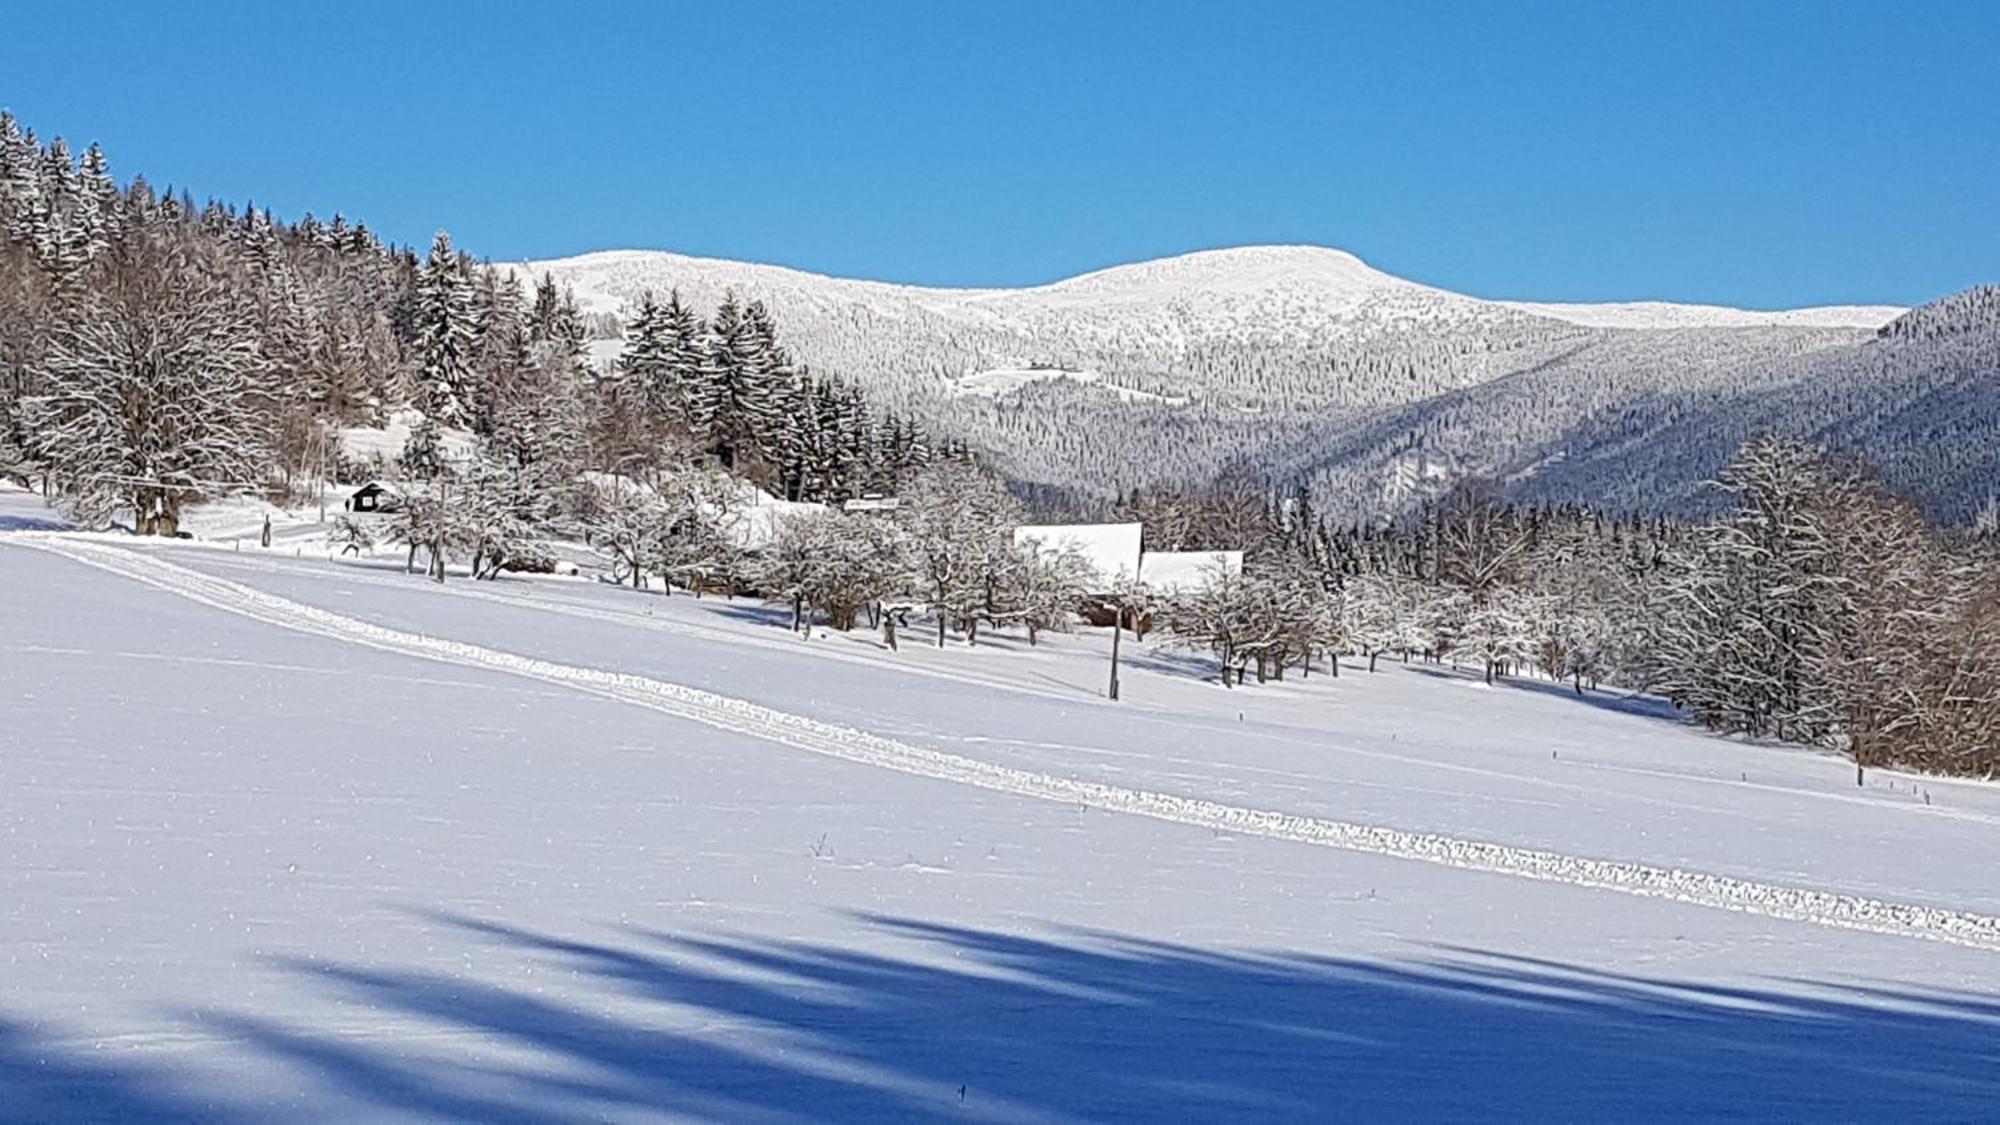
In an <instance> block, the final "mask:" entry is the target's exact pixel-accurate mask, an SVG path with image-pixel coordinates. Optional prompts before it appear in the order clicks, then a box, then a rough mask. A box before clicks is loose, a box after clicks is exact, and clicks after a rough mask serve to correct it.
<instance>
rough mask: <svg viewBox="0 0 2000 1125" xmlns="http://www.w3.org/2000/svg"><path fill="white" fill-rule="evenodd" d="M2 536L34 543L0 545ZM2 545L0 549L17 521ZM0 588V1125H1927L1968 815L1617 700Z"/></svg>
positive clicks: (30, 563)
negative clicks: (1612, 1123)
mask: <svg viewBox="0 0 2000 1125" xmlns="http://www.w3.org/2000/svg"><path fill="white" fill-rule="evenodd" d="M16 507H20V508H22V509H23V511H25V505H13V504H10V505H8V506H7V507H6V510H7V511H8V512H9V513H12V512H13V511H14V509H15V508H16ZM21 526H27V525H21ZM783 619H784V615H783V614H781V613H777V612H775V611H769V610H767V609H765V608H764V607H762V606H759V605H756V604H753V603H746V602H730V601H726V600H717V599H702V600H696V599H693V598H688V597H681V596H675V597H671V598H667V597H660V596H658V595H657V594H647V593H642V592H635V591H630V590H619V589H614V588H611V587H607V586H602V585H598V584H592V583H584V582H565V581H562V580H556V579H532V580H530V579H512V580H504V581H500V582H495V583H479V584H473V583H468V582H453V583H450V584H447V585H445V586H443V587H438V586H435V585H432V584H428V583H425V582H423V581H421V580H419V579H416V578H412V577H407V576H405V575H403V574H402V573H401V572H400V571H399V570H397V569H394V568H389V567H382V566H376V565H373V564H368V563H349V564H340V563H330V562H327V561H325V560H323V559H319V560H315V559H310V558H293V557H289V556H288V555H286V554H285V553H283V552H269V553H262V552H258V553H253V552H249V551H245V552H243V553H241V554H238V553H235V552H232V551H228V550H218V549H215V548H213V547H204V546H201V545H190V544H149V545H141V544H138V543H136V542H133V541H130V540H126V541H118V540H114V539H112V538H110V537H103V536H73V535H58V534H48V533H43V532H37V531H33V530H29V531H26V532H21V533H15V534H10V535H7V536H0V622H4V623H5V625H4V628H0V698H4V699H6V700H7V701H8V703H9V707H8V714H7V719H6V722H5V724H4V725H0V964H4V973H0V1120H8V1121H12V1120H23V1121H41V1120H92V1119H97V1120H119V1121H134V1120H138V1121H144V1120H179V1119H188V1118H201V1119H211V1120H256V1119H262V1120H268V1119H274V1118H283V1119H296V1118H300V1117H305V1118H315V1119H326V1118H334V1119H367V1120H395V1119H424V1120H440V1119H443V1120H482V1121H544V1120H634V1119H658V1118H704V1119H725V1120H794V1119H796V1120H805V1119H813V1120H824V1119H859V1120H880V1119H885V1118H889V1119H911V1118H915V1119H929V1118H952V1119H959V1118H966V1119H973V1120H1002V1121H1017V1120H1075V1119H1096V1118H1107V1117H1125V1118H1151V1119H1175V1120H1188V1119H1195V1120H1216V1119H1231V1120H1235V1119H1247V1120H1286V1121H1296V1120H1301V1119H1307V1120H1323V1119H1348V1118H1356V1119H1367V1120H1374V1119H1420V1120H1434V1119H1438V1118H1467V1117H1501V1118H1511V1119H1548V1118H1555V1119H1565V1120H1577V1119H1585V1120H1589V1119H1618V1120H1628V1119H1641V1118H1680V1117H1684V1116H1687V1115H1692V1114H1702V1115H1712V1116H1721V1115H1728V1116H1732V1117H1767V1118H1779V1119H1787V1120H1800V1119H1811V1118H1816V1117H1830V1118H1835V1119H1854V1118H1884V1119H1886V1118H1913V1117H1917V1116H1919V1115H1924V1116H1926V1117H1932V1118H1937V1119H1968V1118H1976V1117H1980V1116H1983V1115H1986V1114H1988V1113H1990V1112H1991V1107H1992V1106H1993V1105H1994V1104H1995V1102H1994V1099H1995V1097H1996V1095H2000V1075H1996V1074H1995V1072H1994V1071H1993V1068H1992V1065H1991V1059H1992V1054H1993V1046H1994V1044H1995V1043H1996V1042H2000V990H1996V985H1995V983H1994V982H1995V981H1996V980H2000V975H1996V968H2000V884H1996V883H1995V882H1994V880H1993V879H1992V878H1991V869H1992V855H1993V846H1992V841H1993V839H1994V836H1995V831H1996V828H2000V790H1996V789H1995V787H1993V786H1989V785H1982V784H1976V783H1968V782H1946V781H1935V780H1929V779H1920V778H1911V777H1906V776H1899V775H1894V774H1886V773H1881V774H1877V773H1871V774H1870V775H1869V777H1868V778H1867V781H1866V784H1865V785H1861V786H1857V785H1856V784H1855V779H1854V773H1853V770H1852V767H1851V766H1850V765H1848V764H1846V763H1845V762H1843V761H1841V760H1838V759H1835V758H1832V757H1829V756H1823V755H1819V754H1813V753H1809V752H1802V751H1797V750H1790V749H1781V748H1773V747H1759V746H1747V745H1741V744H1737V743H1733V742H1728V741H1723V740H1717V739H1712V738H1708V737H1705V736H1703V735H1701V734H1699V733H1698V732H1695V731H1691V730H1689V729H1687V728H1686V727H1685V726H1683V725H1681V724H1680V723H1678V722H1677V721H1675V719H1674V718H1673V717H1672V716H1671V714H1670V713H1668V712H1667V711H1666V709H1665V708H1664V707H1663V706H1662V705H1660V704H1659V703H1657V701H1652V700H1648V699H1645V698H1643V697H1624V696H1618V695H1593V696H1590V697H1587V698H1584V699H1578V698H1576V697H1575V696H1573V695H1571V694H1569V693H1567V692H1566V691H1565V690H1562V689H1558V688H1554V687H1551V686H1549V685H1537V684H1532V683H1517V684H1513V685H1503V686H1501V687H1498V688H1494V689H1490V690H1489V689H1486V688H1484V687H1483V686H1482V685H1479V684H1477V683H1476V682H1474V679H1473V678H1472V677H1470V676H1464V675H1460V674H1458V673H1455V672H1453V671H1452V670H1451V669H1449V668H1419V667H1409V668H1405V667H1402V666H1394V667H1389V666H1387V665H1385V667H1384V671H1382V672H1381V673H1379V674H1377V675H1373V676H1370V675H1368V674H1366V673H1365V672H1364V671H1361V670H1360V669H1358V668H1353V667H1350V668H1347V669H1346V670H1344V672H1343V674H1342V675H1341V676H1340V677H1339V678H1338V679H1337V680H1334V679H1330V678H1327V677H1324V676H1320V675H1315V676H1314V677H1313V678H1312V679H1310V680H1307V681H1304V682H1297V681H1287V682H1286V683H1283V684H1272V685H1266V686H1263V687H1246V688H1243V689H1240V690H1236V691H1225V690H1224V689H1222V688H1221V687H1219V686H1217V685H1216V684H1215V683H1214V682H1213V668H1212V666H1210V665H1207V664H1205V663H1204V662H1202V661H1200V660H1198V659H1196V658H1193V657H1191V656H1189V655H1187V654H1184V653H1177V652H1174V651H1171V650H1166V649H1162V648H1159V647H1156V646H1153V645H1150V644H1146V643H1140V642H1135V641H1132V640H1130V639H1129V638H1128V639H1127V641H1126V643H1125V645H1124V655H1125V657H1126V665H1125V669H1124V675H1123V694H1124V696H1125V700H1124V702H1122V703H1118V704H1112V703H1109V702H1107V701H1105V700H1103V699H1102V698H1101V695H1100V691H1101V686H1102V681H1103V677H1104V672H1105V658H1106V649H1107V647H1108V637H1107V636H1106V634H1105V633H1104V632H1103V631H1101V630H1095V631H1093V630H1086V631H1083V632H1079V633H1077V634H1074V635H1070V636H1065V637H1056V638H1053V639H1052V640H1050V641H1049V642H1048V643H1045V644H1044V645H1042V646H1039V647H1035V648H1030V647H1029V646H1028V645H1027V644H1026V643H1025V641H1024V640H1022V639H1020V638H1016V637H1012V636H1000V637H997V638H995V639H993V640H992V641H991V642H990V643H988V642H987V641H986V640H985V639H984V638H983V637H982V643H981V644H980V646H978V647H977V648H970V649H968V648H965V647H963V646H953V647H950V648H947V649H944V650H938V649H935V648H927V647H923V646H918V645H911V644H908V643H907V639H906V643H905V645H904V647H903V648H902V650H901V651H898V652H889V651H886V650H884V649H882V648H881V647H880V646H879V645H878V644H877V643H876V640H875V638H873V637H872V636H867V635H864V634H855V635H851V636H847V635H837V634H834V635H829V634H825V633H817V632H816V633H815V634H814V635H813V637H812V638H811V639H800V638H798V637H797V636H795V635H794V634H791V633H789V632H788V631H787V630H786V629H785V628H783V627H782V625H781V624H779V622H780V621H782V620H783Z"/></svg>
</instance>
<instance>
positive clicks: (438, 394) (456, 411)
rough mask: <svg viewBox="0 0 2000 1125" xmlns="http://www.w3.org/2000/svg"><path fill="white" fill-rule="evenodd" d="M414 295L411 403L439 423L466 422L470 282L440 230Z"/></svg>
mask: <svg viewBox="0 0 2000 1125" xmlns="http://www.w3.org/2000/svg"><path fill="white" fill-rule="evenodd" d="M416 297H417V303H416V332H417V348H416V351H417V365H418V372H417V380H418V382H417V396H416V403H415V405H416V407H417V409H418V410H420V411H422V412H423V415H424V417H425V418H427V419H429V420H430V421H432V422H434V423H436V424H437V425H439V426H464V425H467V424H468V423H469V422H470V421H471V420H472V408H471V402H472V397H473V396H472V390H473V388H472V385H471V384H472V380H473V370H472V343H473V340H472V337H473V315H472V294H471V285H470V284H469V283H468V282H467V281H466V278H465V274H464V273H463V272H462V271H461V269H460V263H459V258H458V255H457V254H456V253H455V252H454V251H453V250H452V248H451V236H450V235H449V234H447V233H445V232H444V231H439V232H438V234H437V238H436V240H435V241H433V242H432V243H431V253H430V257H429V258H428V259H426V260H425V262H424V264H423V268H422V269H420V270H419V271H418V273H417V291H416Z"/></svg>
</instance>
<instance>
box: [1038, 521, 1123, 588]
mask: <svg viewBox="0 0 2000 1125" xmlns="http://www.w3.org/2000/svg"><path fill="white" fill-rule="evenodd" d="M1140 532H1141V528H1140V525H1139V524H1136V523H1054V524H1029V525H1027V526H1024V527H1017V528H1015V529H1014V543H1015V544H1016V545H1017V546H1018V545H1021V544H1025V543H1030V542H1033V543H1039V544H1041V545H1042V546H1043V547H1046V548H1048V549H1050V550H1056V551H1060V550H1062V549H1063V548H1065V547H1068V548H1073V549H1074V550H1075V551H1076V552H1077V553H1078V554H1080V555H1082V556H1083V557H1084V558H1085V559H1087V560H1089V562H1090V565H1091V567H1092V568H1093V569H1095V570H1096V571H1097V574H1098V577H1100V578H1103V579H1104V580H1106V581H1116V580H1117V579H1118V577H1119V576H1120V575H1123V576H1125V577H1128V578H1129V577H1131V576H1132V575H1135V574H1137V573H1139V537H1140Z"/></svg>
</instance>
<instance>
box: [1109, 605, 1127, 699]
mask: <svg viewBox="0 0 2000 1125" xmlns="http://www.w3.org/2000/svg"><path fill="white" fill-rule="evenodd" d="M1124 631H1125V607H1124V606H1122V605H1119V606H1113V607H1112V610H1111V690H1110V692H1109V694H1110V696H1111V698H1112V699H1117V698H1118V634H1120V633H1122V632H1124Z"/></svg>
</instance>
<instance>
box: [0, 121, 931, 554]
mask: <svg viewBox="0 0 2000 1125" xmlns="http://www.w3.org/2000/svg"><path fill="white" fill-rule="evenodd" d="M0 236H4V237H0V474H6V475H9V476H13V477H17V478H21V479H33V480H36V481H37V483H39V484H40V485H41V486H42V487H43V488H44V489H45V491H46V492H47V494H48V495H49V496H50V497H51V498H52V499H54V500H56V501H58V502H59V503H61V504H62V506H63V507H65V508H66V509H67V510H68V511H70V512H71V513H72V514H73V515H74V516H75V517H76V518H78V519H80V520H82V521H84V522H86V523H93V524H95V523H104V522H108V521H113V520H124V519H129V520H130V521H131V526H132V527H133V528H134V530H137V531H139V532H141V533H158V534H173V533H175V532H176V531H177V529H178V527H179V521H180V515H181V512H182V510H183V509H184V508H185V507H186V506H188V505H189V504H192V503H195V502H198V501H201V500H206V499H215V498H217V497H221V496H227V495H231V494H236V493H245V492H251V493H261V494H264V495H266V496H269V497H270V498H272V499H274V500H277V501H280V502H283V501H286V500H288V499H290V498H291V495H292V493H293V490H294V487H295V485H297V484H298V483H299V482H302V481H311V482H313V486H314V488H315V489H319V487H320V485H321V484H322V483H323V482H326V481H329V480H331V481H345V482H358V481H360V480H362V479H365V478H366V477H367V476H370V475H374V474H379V473H385V472H386V473H390V474H392V475H394V476H396V477H398V478H401V479H402V480H403V481H404V482H405V484H406V485H407V486H408V487H407V490H408V491H410V492H411V493H412V495H413V497H420V496H422V495H423V494H426V493H429V494H432V495H431V498H432V499H433V500H434V501H436V503H435V504H432V505H430V509H431V511H430V517H429V518H430V523H431V526H429V527H413V528H405V530H406V531H408V532H410V533H411V534H413V535H420V536H424V537H425V538H424V541H425V542H429V543H433V545H435V543H436V540H437V537H439V536H443V535H445V534H446V531H445V526H444V525H445V523H447V522H449V523H450V524H451V525H452V529H453V530H452V531H451V534H453V535H458V534H460V533H464V534H469V535H473V536H474V537H475V538H478V539H481V540H490V541H489V542H487V543H486V545H485V551H484V555H485V557H488V558H492V557H494V556H495V554H496V552H497V553H498V554H500V555H504V554H506V553H507V552H506V550H505V549H502V548H501V547H500V543H499V541H500V540H505V539H509V538H518V537H516V536H510V535H509V534H508V533H507V529H509V528H515V527H519V528H524V529H525V528H527V527H532V526H538V525H541V524H545V523H546V522H547V519H548V518H550V517H551V516H553V515H554V514H556V513H571V514H573V512H574V509H575V508H576V507H577V498H576V496H575V495H574V491H573V490H574V486H575V484H576V482H577V481H578V480H579V479H580V478H581V477H583V476H585V475H587V474H589V473H591V472H597V473H604V474H613V475H617V476H620V477H624V478H628V479H632V480H639V481H647V482H650V481H651V480H652V478H653V477H655V476H657V475H658V474H660V473H663V472H668V471H677V470H681V469H685V468H689V467H691V466H693V465H695V464H696V463H698V462H699V463H702V464H713V465H716V466H719V467H720V468H722V469H726V470H729V471H731V472H734V473H735V474H737V475H738V476H741V477H744V478H747V479H748V480H749V481H751V482H754V483H755V484H757V485H759V486H762V487H763V488H765V489H767V490H769V491H771V492H774V493H778V494H780V495H783V496H786V497H789V498H793V499H807V500H828V499H835V500H837V499H842V498H845V497H847V496H851V495H857V494H860V493H862V492H865V491H868V490H872V489H883V488H889V487H892V486H893V484H894V483H895V481H896V479H897V478H898V477H899V476H900V475H901V474H902V473H904V472H906V471H908V470H909V469H911V468H912V467H915V466H919V465H922V464H924V463H925V462H927V461H928V460H929V459H930V458H931V456H932V454H933V453H934V452H938V453H944V454H948V455H962V454H963V450H961V449H959V448H957V447H955V446H952V445H951V444H950V443H948V442H945V443H933V442H932V441H931V439H930V438H929V437H928V435H927V434H926V433H925V432H924V431H923V430H922V429H921V428H920V427H919V426H918V425H917V424H916V423H914V422H912V421H910V420H907V419H904V418H901V417H898V416H896V415H894V414H892V413H889V412H887V411H885V410H883V409H881V408H880V407H879V406H878V404H876V403H874V402H872V401H870V400H868V399H866V398H864V396H863V394H862V393H861V391H860V390H859V389H858V388H857V387H856V386H855V385H854V384H852V383H849V382H844V381H841V380H838V379H834V378H830V377H821V376H820V375H817V374H815V373H814V372H813V371H811V370H809V369H808V368H806V367H805V366H803V365H801V364H797V363H795V362H794V361H793V359H792V357H791V356H790V354H789V353H788V352H787V351H786V349H785V347H784V345H783V344H782V343H781V342H780V332H779V328H778V325H777V323H776V321H775V319H774V318H773V317H772V315H771V314H770V312H769V311H768V310H767V309H766V307H765V306H764V305H763V304H761V303H760V302H758V301H756V300H748V301H745V300H739V299H738V298H737V297H736V296H735V295H734V294H722V295H720V296H718V297H717V299H716V300H715V301H714V302H713V304H711V305H707V306H704V307H701V308H699V309H698V308H696V307H695V306H693V305H690V304H687V303H684V302H682V301H681V300H680V299H679V298H678V297H676V296H675V295H673V294H671V293H662V294H661V297H660V300H658V301H655V300H653V299H652V298H651V297H650V296H648V297H647V298H646V299H645V300H642V301H640V302H639V303H638V304H636V305H635V307H634V309H633V311H632V315H631V318H630V322H629V325H627V327H628V329H629V332H628V336H629V339H628V346H627V347H626V348H625V349H624V350H623V352H622V354H621V355H620V357H619V358H618V360H617V361H616V362H615V363H612V364H608V365H605V366H603V367H594V366H592V365H591V364H590V363H588V362H587V358H588V355H589V347H588V345H589V342H590V331H591V329H590V326H589V322H588V320H587V317H586V314H585V313H584V312H583V311H582V310H580V309H579V308H578V307H577V305H576V303H575V301H574V300H573V299H572V297H571V296H570V295H569V294H568V293H566V292H563V291H561V290H559V289H558V287H557V286H556V285H555V283H554V282H553V281H551V280H550V279H548V278H542V279H540V280H539V282H532V283H528V284H527V285H526V286H525V288H524V281H525V279H520V278H516V277H515V276H513V275H511V274H509V273H504V272H502V271H501V270H499V269H496V268H495V267H493V266H491V265H483V264H479V263H477V262H475V261H474V260H473V259H472V258H471V257H470V256H469V255H467V254H465V253H463V252H461V251H460V250H458V249H457V248H456V247H454V246H453V245H452V243H451V240H450V238H449V237H448V236H447V235H445V234H443V233H440V234H439V235H438V236H437V238H436V239H435V241H434V242H433V244H432V245H431V247H430V249H429V252H428V253H427V254H426V255H425V256H423V257H422V258H419V256H418V255H417V254H416V253H414V252H413V251H411V250H409V249H406V248H401V247H394V246H389V245H385V244H384V243H383V242H382V241H381V240H380V239H378V238H376V237H375V236H374V235H373V234H372V233H371V232H370V231H369V230H368V229H367V227H366V226H364V225H362V224H359V223H350V222H349V221H348V220H347V219H346V218H345V217H344V216H338V215H336V216H335V217H333V218H332V219H331V220H330V221H324V222H323V221H321V220H320V219H318V218H316V217H314V216H312V215H305V216H301V217H300V218H299V219H298V220H297V221H295V222H285V221H281V220H280V219H278V218H276V217H274V216H273V215H271V214H270V212H269V211H267V210H264V209H260V208H257V207H255V206H245V207H241V208H237V207H232V206H228V205H225V204H223V203H220V202H217V201H214V200H211V201H208V202H207V203H204V204H201V205H199V206H197V205H196V203H195V202H194V200H193V198H192V197H191V196H189V195H187V194H186V193H180V194H175V193H173V192H170V191H158V190H156V189H155V188H153V187H152V186H151V185H150V184H148V183H147V182H146V181H145V180H144V179H143V178H134V179H132V180H131V181H129V182H128V183H125V184H120V183H119V182H118V181H117V180H116V179H115V178H114V177H113V176H112V174H111V172H110V169H109V163H108V161H107V159H106V157H105V154H104V153H103V152H102V151H101V150H100V149H98V148H97V147H96V146H95V145H93V146H91V147H90V148H89V149H88V150H86V151H85V152H84V153H83V155H82V156H81V158H78V157H76V156H75V155H74V154H73V153H72V151H71V150H70V149H69V147H68V146H67V145H66V144H65V143H64V142H63V141H62V140H60V139H57V140H53V141H50V142H47V143H42V142H41V141H39V140H38V139H37V138H36V137H35V136H34V135H33V134H32V133H30V132H28V131H25V130H24V129H23V128H22V127H21V126H20V125H19V123H17V122H16V121H15V120H14V119H13V118H12V117H10V116H7V115H5V114H0ZM396 412H414V414H413V416H415V417H416V418H417V419H418V420H417V421H416V422H415V424H414V425H411V426H410V427H409V437H408V440H407V442H406V443H405V444H404V445H403V446H402V448H401V449H400V450H398V451H396V452H397V455H396V456H394V457H393V459H392V461H390V462H389V463H384V462H383V461H381V460H362V459H359V458H357V457H355V456H354V455H353V454H352V452H351V451H348V450H345V449H343V447H342V445H341V444H340V440H339V436H338V435H339V434H340V433H341V432H342V430H343V429H344V428H348V427H357V426H358V427H370V426H377V425H379V424H381V423H383V422H384V421H386V420H387V419H388V418H389V417H390V416H391V414H392V413H396ZM448 436H450V437H451V440H447V437H448ZM468 449H469V450H470V453H469V455H467V454H465V452H464V451H466V450H468ZM454 482H455V483H456V484H457V485H458V487H457V488H456V489H455V490H454V489H453V488H452V487H451V485H452V484H453V483H454ZM447 497H455V499H454V501H453V504H452V505H450V506H447V505H446V504H445V503H444V500H445V499H446V498H447ZM425 510H426V505H424V504H420V503H415V502H413V503H412V504H411V505H409V506H408V508H407V509H406V511H407V513H408V517H409V518H410V519H414V520H419V521H421V520H422V519H423V518H425ZM447 515H449V516H450V517H451V518H450V519H449V520H446V519H445V517H446V516H447ZM470 529H476V531H474V530H470ZM477 550H478V548H475V551H477Z"/></svg>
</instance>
